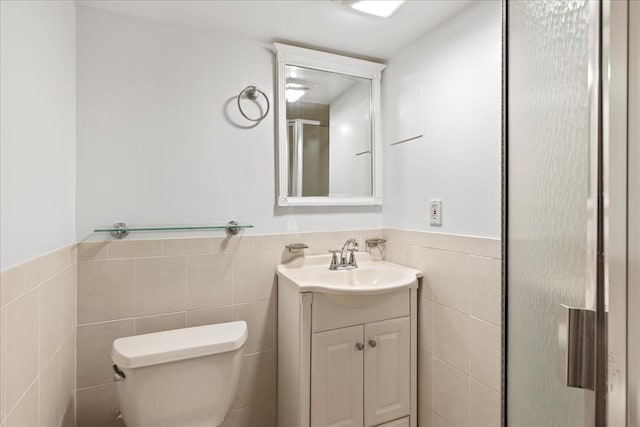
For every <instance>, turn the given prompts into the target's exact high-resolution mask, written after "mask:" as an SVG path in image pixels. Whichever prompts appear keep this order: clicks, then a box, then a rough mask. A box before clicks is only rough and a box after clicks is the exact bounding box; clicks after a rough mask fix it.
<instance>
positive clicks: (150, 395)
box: [111, 321, 247, 427]
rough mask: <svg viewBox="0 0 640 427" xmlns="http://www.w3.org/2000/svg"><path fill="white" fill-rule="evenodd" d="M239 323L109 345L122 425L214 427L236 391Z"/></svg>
mask: <svg viewBox="0 0 640 427" xmlns="http://www.w3.org/2000/svg"><path fill="white" fill-rule="evenodd" d="M246 340H247V324H246V322H244V321H238V322H229V323H219V324H215V325H206V326H198V327H194V328H185V329H175V330H171V331H164V332H157V333H152V334H145V335H137V336H133V337H126V338H118V339H117V340H115V341H114V342H113V347H112V350H111V359H112V360H113V363H114V365H113V376H114V380H115V381H116V388H117V393H118V401H119V404H120V412H121V414H122V417H123V419H124V423H125V425H126V426H127V427H217V426H219V425H221V424H222V422H223V421H224V418H225V417H226V415H227V414H228V413H229V411H230V409H231V405H232V403H233V400H234V398H235V395H236V391H237V389H238V382H239V378H240V368H241V365H242V356H243V354H244V344H245V342H246Z"/></svg>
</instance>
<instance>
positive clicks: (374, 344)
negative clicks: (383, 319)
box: [369, 340, 378, 348]
mask: <svg viewBox="0 0 640 427" xmlns="http://www.w3.org/2000/svg"><path fill="white" fill-rule="evenodd" d="M377 345H378V343H377V342H376V340H369V347H371V348H375V347H376V346H377Z"/></svg>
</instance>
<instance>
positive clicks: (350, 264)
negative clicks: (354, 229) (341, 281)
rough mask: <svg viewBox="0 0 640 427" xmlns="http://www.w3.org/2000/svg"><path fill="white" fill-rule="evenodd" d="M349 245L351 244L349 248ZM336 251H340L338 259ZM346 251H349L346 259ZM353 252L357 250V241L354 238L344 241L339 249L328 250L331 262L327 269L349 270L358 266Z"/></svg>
mask: <svg viewBox="0 0 640 427" xmlns="http://www.w3.org/2000/svg"><path fill="white" fill-rule="evenodd" d="M349 246H351V249H349ZM338 252H339V253H340V259H338ZM346 252H348V253H349V258H348V259H347V256H346ZM354 252H358V241H357V240H356V239H349V240H347V241H346V242H344V245H343V246H342V249H341V250H339V249H336V250H330V251H329V253H331V264H330V265H329V270H350V269H353V268H358V263H357V262H356V256H355V255H354Z"/></svg>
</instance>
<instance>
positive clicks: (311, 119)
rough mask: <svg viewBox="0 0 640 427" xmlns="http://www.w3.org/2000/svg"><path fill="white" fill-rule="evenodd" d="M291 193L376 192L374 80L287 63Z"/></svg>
mask: <svg viewBox="0 0 640 427" xmlns="http://www.w3.org/2000/svg"><path fill="white" fill-rule="evenodd" d="M285 98H286V102H287V106H286V115H287V127H288V149H289V165H288V167H289V191H288V195H289V196H290V197H327V196H337V197H343V196H371V195H372V177H371V169H372V150H371V128H372V121H371V80H370V79H367V78H362V77H355V76H349V75H345V74H338V73H331V72H327V71H321V70H313V69H309V68H303V67H298V66H293V65H287V66H286V83H285Z"/></svg>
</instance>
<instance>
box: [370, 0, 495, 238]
mask: <svg viewBox="0 0 640 427" xmlns="http://www.w3.org/2000/svg"><path fill="white" fill-rule="evenodd" d="M500 22H501V12H500V2H499V1H489V0H487V1H481V2H476V4H474V5H473V6H471V7H468V8H467V9H465V10H464V11H463V12H461V13H460V14H459V15H456V16H454V17H453V18H452V19H451V20H449V21H447V22H445V23H444V24H442V25H441V26H440V27H438V28H436V29H435V30H433V31H431V32H430V33H429V34H427V35H426V36H425V37H424V38H422V39H421V40H419V41H418V42H417V43H415V44H414V45H412V46H410V47H408V48H406V49H404V50H403V51H402V52H401V53H399V54H398V55H397V56H395V57H394V58H392V59H391V61H390V62H389V67H388V68H387V69H386V70H385V71H384V72H383V77H382V103H383V114H384V118H388V117H394V114H395V111H394V110H393V108H396V106H397V105H398V104H399V103H400V104H402V102H399V101H400V100H398V99H397V97H398V94H402V93H405V94H406V93H407V92H409V93H410V92H412V91H417V90H420V88H421V90H422V94H423V95H422V96H423V101H422V104H423V111H422V117H423V122H424V136H423V137H422V138H419V139H416V140H413V141H410V142H406V143H403V144H399V145H395V146H389V144H390V143H393V142H396V141H394V140H393V139H394V137H395V136H397V135H401V134H402V133H403V129H398V128H397V127H395V126H398V123H399V122H400V121H399V120H384V121H383V123H384V131H383V133H384V135H385V139H384V141H385V152H384V156H385V158H384V165H385V170H384V217H383V223H384V226H385V227H398V228H407V229H415V230H429V231H434V232H443V233H451V234H466V235H475V236H483V237H500V170H501V166H500V164H501V160H500V157H501V154H500V152H501V148H500V146H501V142H500V127H501V124H500V108H501V101H500V99H501V92H500V91H501V86H500V80H501V74H500V73H501V71H500V69H501V52H500V49H501V47H500V46H501V24H500ZM414 104H419V103H418V102H414ZM416 108H419V107H416ZM429 199H442V201H443V202H442V203H443V223H442V226H441V227H430V226H429V224H428V219H429V214H428V200H429Z"/></svg>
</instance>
